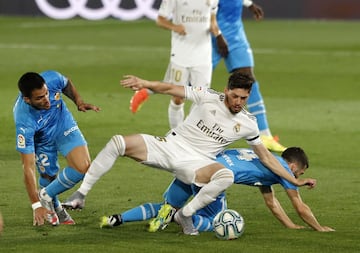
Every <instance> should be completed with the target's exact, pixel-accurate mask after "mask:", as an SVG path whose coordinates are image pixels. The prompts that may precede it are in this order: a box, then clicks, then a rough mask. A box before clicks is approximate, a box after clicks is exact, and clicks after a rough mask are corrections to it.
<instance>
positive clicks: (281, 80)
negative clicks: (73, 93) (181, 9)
mask: <svg viewBox="0 0 360 253" xmlns="http://www.w3.org/2000/svg"><path fill="white" fill-rule="evenodd" d="M189 1H196V0H189ZM228 1H230V0H228ZM160 2H161V0H102V1H101V0H0V56H1V60H0V84H1V99H0V108H2V110H0V123H1V128H0V143H1V145H0V211H1V212H2V214H3V217H4V220H5V229H4V232H3V234H2V236H1V237H0V252H1V253H2V252H26V253H28V252H34V253H35V252H36V253H42V252H46V253H58V252H62V251H69V250H71V251H72V252H86V253H98V252H104V251H105V252H107V253H110V252H116V253H118V252H132V253H133V252H134V253H137V252H139V253H140V252H176V253H188V252H196V253H200V252H201V253H202V252H206V253H212V252H230V253H231V252H235V251H236V252H242V253H247V252H251V253H263V252H276V253H282V252H291V253H303V252H305V251H306V252H307V253H318V252H342V253H347V252H349V253H353V252H354V253H355V252H360V248H359V247H360V245H359V238H360V220H359V206H360V202H359V201H360V198H359V183H360V177H359V169H360V162H359V160H357V159H356V157H358V155H359V147H358V145H359V144H358V143H359V142H360V132H359V131H360V130H359V127H358V126H359V124H360V117H359V115H360V99H359V94H360V85H359V82H360V72H359V66H360V63H359V62H360V61H359V59H360V33H359V31H360V22H359V20H360V0H291V1H289V0H282V1H280V0H255V2H256V3H258V4H260V5H261V6H262V7H263V8H264V11H265V15H266V16H265V17H266V19H265V20H264V22H260V23H259V22H255V21H254V20H253V19H252V18H251V16H250V15H249V12H248V11H245V12H244V15H245V16H244V17H245V18H246V19H247V20H246V21H245V22H246V30H247V35H248V36H249V40H250V43H251V44H252V47H253V49H254V53H255V57H256V64H257V65H256V73H257V78H258V79H259V80H260V83H261V85H262V91H263V95H264V98H265V100H266V105H267V109H268V115H269V120H270V125H271V127H272V130H273V132H274V133H276V134H277V133H279V134H280V135H281V140H282V142H283V143H284V144H285V145H294V144H295V145H300V146H302V147H304V148H305V150H307V153H308V154H309V156H310V159H311V170H309V174H308V175H309V176H311V177H314V178H316V179H318V187H317V188H316V189H314V191H307V190H306V189H301V195H302V198H303V199H304V201H305V202H306V203H308V204H309V206H311V208H312V209H313V211H314V213H315V215H316V216H317V217H318V219H319V221H320V222H321V223H322V224H324V225H329V226H331V227H334V228H335V229H336V230H337V231H336V232H335V233H327V234H323V233H314V232H313V231H311V230H307V229H305V230H303V231H294V230H287V229H283V228H282V226H281V224H279V222H278V221H277V220H275V219H274V218H273V217H272V214H271V213H270V212H268V210H266V208H265V206H264V203H263V201H262V199H261V197H260V196H259V193H258V190H257V189H253V188H250V187H242V186H235V187H231V189H229V191H228V193H227V194H228V199H229V206H231V208H234V209H235V210H239V211H240V212H241V214H242V215H243V216H244V218H245V220H246V231H245V233H244V235H243V236H242V238H241V239H240V240H236V241H233V242H222V241H219V240H217V239H215V237H214V235H213V234H212V233H203V234H201V236H199V237H197V238H188V237H184V236H181V235H179V234H178V232H179V228H178V227H176V226H169V228H168V230H167V231H164V232H162V233H161V235H159V234H157V233H148V232H147V231H146V224H147V222H139V223H133V224H125V225H124V228H120V229H114V230H101V229H99V228H98V224H97V222H98V217H100V216H102V215H104V214H107V215H108V214H112V213H115V212H120V211H124V210H126V209H128V208H131V207H134V206H136V205H138V204H141V203H145V202H146V201H160V200H159V199H161V196H162V193H163V191H164V189H165V188H166V187H167V185H168V183H169V182H170V180H171V179H172V177H171V175H170V174H168V173H164V172H161V171H157V170H153V169H148V168H146V167H145V166H143V165H140V164H137V163H135V162H133V161H131V160H130V159H119V160H121V161H119V162H118V163H117V164H116V168H115V169H114V170H112V171H111V172H109V173H108V174H107V175H105V176H104V178H103V179H102V180H100V181H99V182H98V183H97V185H96V187H95V188H94V189H93V191H92V192H91V194H89V196H88V198H87V208H85V209H84V210H83V211H82V212H74V213H72V216H73V217H74V219H75V220H76V222H77V223H78V226H73V227H63V226H60V227H57V228H52V227H50V226H44V227H39V228H38V227H33V226H31V217H32V213H31V207H30V205H29V200H28V197H27V195H26V191H25V189H24V184H23V177H22V169H21V163H20V160H19V155H18V153H17V152H16V151H15V141H14V126H13V118H12V106H13V101H14V99H15V97H16V94H17V89H16V82H17V78H18V77H19V76H20V75H21V74H23V73H24V72H25V71H29V70H39V71H40V70H44V69H47V68H55V69H57V70H59V71H61V72H63V73H64V74H66V75H70V77H71V78H74V81H75V83H76V86H77V87H78V89H79V91H80V93H81V94H82V96H83V97H84V99H86V100H87V101H89V102H91V103H94V104H96V105H99V106H101V108H102V112H101V113H99V114H96V115H95V114H93V113H86V114H82V113H77V112H76V114H75V117H76V119H77V120H78V122H79V124H80V126H81V128H82V131H83V132H84V135H85V136H86V138H87V140H88V141H89V147H90V152H91V155H92V157H93V158H94V157H95V155H96V154H97V153H98V152H99V151H100V150H101V148H102V147H103V146H104V145H105V143H106V142H107V140H108V139H109V137H110V136H111V135H113V134H117V133H121V134H130V133H134V132H142V131H145V130H146V131H145V132H149V133H152V134H158V135H162V134H164V133H165V132H166V131H168V121H167V114H166V108H164V104H167V103H168V98H167V97H165V96H164V97H162V96H159V97H157V98H156V99H151V100H150V101H149V102H147V103H148V104H147V105H146V106H144V108H142V110H141V111H140V112H139V113H138V114H137V115H136V116H134V115H132V114H131V113H130V111H129V110H128V104H129V99H130V97H131V95H132V91H130V90H126V89H120V88H119V85H118V80H119V78H120V77H121V76H122V75H123V74H138V75H140V76H143V77H146V78H149V79H154V80H155V79H158V78H162V76H163V73H164V71H165V69H166V66H167V63H168V50H169V33H167V32H166V31H164V30H161V29H158V28H156V26H155V24H154V22H153V21H151V20H147V19H153V18H155V16H156V11H157V8H158V7H159V4H160ZM69 3H72V5H70V4H69ZM115 4H116V7H118V8H108V7H107V8H102V7H103V6H104V5H107V6H114V5H115ZM39 6H42V7H41V8H40V7H39ZM83 6H86V8H85V7H83ZM110 9H111V11H110ZM44 10H45V11H44ZM115 10H116V11H115ZM46 11H49V12H50V13H52V15H54V16H56V17H58V18H60V17H62V18H63V19H70V17H72V18H71V20H65V21H62V22H59V21H57V20H55V19H51V18H48V17H47V16H48V15H46ZM110 12H111V13H112V14H109V13H110ZM113 13H115V14H116V15H117V16H118V17H122V18H119V19H122V20H123V21H124V22H118V19H116V17H114V15H113ZM80 14H81V15H80ZM82 16H87V17H88V18H90V17H92V19H104V20H99V21H96V22H95V21H94V22H93V21H88V20H86V18H83V17H82ZM137 19H142V20H140V21H136V22H125V21H130V20H137ZM224 77H227V73H226V70H225V68H224V66H223V65H221V66H219V67H218V68H217V69H216V71H215V75H214V78H213V79H214V88H217V89H218V90H220V89H222V88H223V86H222V84H223V80H224ZM220 85H221V86H220ZM68 104H69V105H70V106H69V107H70V109H71V110H74V113H75V110H76V109H75V108H74V106H73V105H72V104H70V103H68ZM165 107H166V106H165ZM240 144H241V143H240ZM60 163H62V164H63V160H62V159H61V160H60ZM144 184H146V185H145V186H146V187H145V188H144ZM275 191H276V192H277V196H278V198H279V200H280V201H281V202H282V203H283V206H284V208H285V209H286V210H287V211H289V216H291V218H293V219H294V220H295V221H296V222H298V223H299V224H303V223H302V221H300V220H299V219H298V217H297V214H296V213H295V212H294V211H293V209H292V206H291V204H290V203H289V202H288V200H287V196H286V195H285V193H284V192H283V191H282V189H281V188H279V187H277V188H276V187H275ZM70 193H72V191H70V192H66V193H64V195H63V196H62V197H63V198H65V197H66V196H68V194H70ZM63 242H65V244H64V243H63Z"/></svg>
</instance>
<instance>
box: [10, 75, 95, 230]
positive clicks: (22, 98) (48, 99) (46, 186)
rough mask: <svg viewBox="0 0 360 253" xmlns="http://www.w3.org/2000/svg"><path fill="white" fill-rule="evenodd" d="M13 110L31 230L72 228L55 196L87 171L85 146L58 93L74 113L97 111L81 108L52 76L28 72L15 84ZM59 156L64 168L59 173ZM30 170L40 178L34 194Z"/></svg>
mask: <svg viewBox="0 0 360 253" xmlns="http://www.w3.org/2000/svg"><path fill="white" fill-rule="evenodd" d="M18 88H19V90H20V93H19V95H18V97H17V99H16V102H15V105H14V109H13V112H14V120H15V127H16V149H17V151H19V152H20V156H21V161H22V165H23V171H24V182H25V187H26V191H27V193H28V196H29V198H30V201H31V204H32V208H33V225H43V224H44V218H47V220H48V221H49V222H50V223H51V224H52V225H57V224H59V223H61V224H74V221H73V219H72V218H71V217H70V215H69V214H68V213H67V212H66V210H65V209H64V208H62V206H61V205H60V202H59V200H58V197H57V195H58V194H60V193H62V192H64V191H66V190H68V189H70V188H72V187H73V186H74V185H75V184H76V183H78V182H79V181H80V180H82V178H83V177H84V174H85V173H86V171H87V169H88V167H89V166H90V156H89V151H88V148H87V143H86V141H85V138H84V136H83V135H82V133H81V131H80V129H79V127H78V125H77V123H76V121H75V119H74V118H73V116H72V114H71V113H70V111H69V109H68V108H67V106H66V104H65V102H64V100H63V98H62V93H63V94H65V95H66V96H67V97H69V98H70V99H71V100H72V101H73V102H74V103H75V104H76V106H77V109H78V110H79V111H83V112H85V111H87V110H94V111H99V108H98V107H96V106H94V105H91V104H87V103H85V102H84V101H83V100H82V98H81V97H80V95H79V93H78V92H77V90H76V88H75V86H74V85H73V83H72V81H71V80H70V79H68V78H66V77H65V76H63V75H62V74H60V73H58V72H56V71H45V72H42V73H40V74H38V73H34V72H28V73H25V74H24V75H22V76H21V78H20V79H19V82H18ZM58 152H59V153H61V154H62V155H63V156H64V157H65V158H66V161H67V164H68V166H67V167H66V168H64V169H63V170H62V171H61V172H60V173H58V172H59V164H58ZM35 167H36V168H37V170H38V173H39V179H38V180H39V181H38V183H39V186H40V188H42V189H41V191H40V192H39V193H38V187H37V183H36V172H35Z"/></svg>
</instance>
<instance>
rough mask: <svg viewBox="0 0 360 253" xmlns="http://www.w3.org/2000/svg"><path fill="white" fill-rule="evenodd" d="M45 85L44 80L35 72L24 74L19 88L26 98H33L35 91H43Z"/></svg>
mask: <svg viewBox="0 0 360 253" xmlns="http://www.w3.org/2000/svg"><path fill="white" fill-rule="evenodd" d="M44 84H45V80H44V78H42V76H41V75H39V74H38V73H35V72H27V73H25V74H23V75H22V76H21V77H20V79H19V81H18V88H19V90H20V92H21V94H22V95H23V96H24V97H31V93H32V91H33V90H36V89H41V88H42V87H43V86H44Z"/></svg>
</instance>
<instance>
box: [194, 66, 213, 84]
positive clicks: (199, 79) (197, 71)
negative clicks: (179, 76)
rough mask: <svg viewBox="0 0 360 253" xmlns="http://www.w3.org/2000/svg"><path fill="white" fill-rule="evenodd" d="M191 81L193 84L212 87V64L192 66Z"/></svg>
mask: <svg viewBox="0 0 360 253" xmlns="http://www.w3.org/2000/svg"><path fill="white" fill-rule="evenodd" d="M190 70H191V71H190V83H191V85H192V86H205V87H210V84H211V75H212V68H211V64H205V65H200V66H196V67H191V68H190Z"/></svg>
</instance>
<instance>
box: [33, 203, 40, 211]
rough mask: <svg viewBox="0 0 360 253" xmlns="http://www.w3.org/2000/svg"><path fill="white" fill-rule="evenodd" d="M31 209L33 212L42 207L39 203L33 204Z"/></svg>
mask: <svg viewBox="0 0 360 253" xmlns="http://www.w3.org/2000/svg"><path fill="white" fill-rule="evenodd" d="M31 207H32V209H33V210H34V211H35V209H38V208H39V207H42V205H41V203H40V201H38V202H35V203H33V204H32V205H31Z"/></svg>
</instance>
